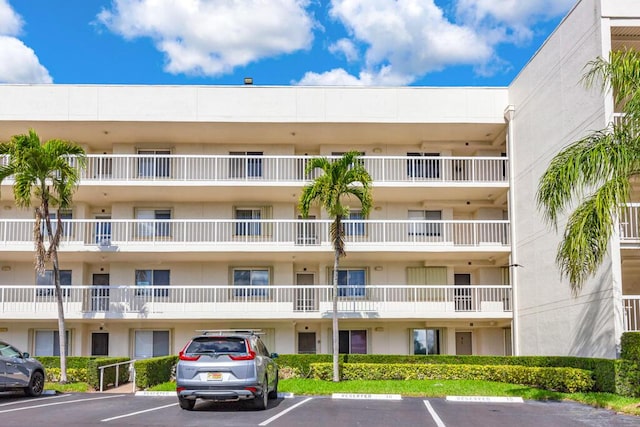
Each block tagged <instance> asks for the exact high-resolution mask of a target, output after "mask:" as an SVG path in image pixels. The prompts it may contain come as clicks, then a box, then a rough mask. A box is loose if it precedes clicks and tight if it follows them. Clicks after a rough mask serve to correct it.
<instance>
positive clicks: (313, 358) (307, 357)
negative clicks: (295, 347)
mask: <svg viewBox="0 0 640 427" xmlns="http://www.w3.org/2000/svg"><path fill="white" fill-rule="evenodd" d="M345 356H346V355H344V354H341V355H340V359H339V360H340V361H341V363H342V362H344V359H345ZM332 360H333V355H331V354H281V355H279V356H278V357H277V358H276V359H275V361H276V363H277V364H278V368H279V369H280V370H282V369H283V368H292V369H293V370H294V371H295V372H298V373H299V378H308V377H309V376H310V375H311V364H312V363H322V362H331V361H332Z"/></svg>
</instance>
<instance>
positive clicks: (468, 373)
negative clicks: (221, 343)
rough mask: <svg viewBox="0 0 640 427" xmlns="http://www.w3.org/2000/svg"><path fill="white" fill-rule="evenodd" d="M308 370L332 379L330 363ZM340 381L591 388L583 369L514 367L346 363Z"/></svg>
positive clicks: (563, 389) (578, 390)
mask: <svg viewBox="0 0 640 427" xmlns="http://www.w3.org/2000/svg"><path fill="white" fill-rule="evenodd" d="M311 370H312V372H313V376H314V378H316V379H321V380H330V379H331V378H332V376H333V366H332V363H313V364H311ZM341 378H342V379H344V380H426V379H447V380H486V381H498V382H504V383H512V384H522V385H528V386H533V387H539V388H543V389H547V390H554V391H560V392H567V393H574V392H581V391H590V390H592V389H593V386H594V381H593V379H592V378H591V372H589V371H586V370H583V369H575V368H548V367H530V366H517V365H511V366H507V365H486V366H480V365H464V364H455V365H447V364H415V363H413V364H399V363H396V364H380V363H346V364H343V365H342V366H341Z"/></svg>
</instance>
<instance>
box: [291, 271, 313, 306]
mask: <svg viewBox="0 0 640 427" xmlns="http://www.w3.org/2000/svg"><path fill="white" fill-rule="evenodd" d="M314 281H315V279H314V274H313V273H296V285H297V286H300V287H301V288H300V289H296V306H295V310H296V311H315V310H317V309H318V308H317V300H318V299H317V298H316V292H317V291H316V290H315V289H313V288H312V287H313V284H314Z"/></svg>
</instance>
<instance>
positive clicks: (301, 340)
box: [298, 332, 316, 354]
mask: <svg viewBox="0 0 640 427" xmlns="http://www.w3.org/2000/svg"><path fill="white" fill-rule="evenodd" d="M298 354H316V333H315V332H298Z"/></svg>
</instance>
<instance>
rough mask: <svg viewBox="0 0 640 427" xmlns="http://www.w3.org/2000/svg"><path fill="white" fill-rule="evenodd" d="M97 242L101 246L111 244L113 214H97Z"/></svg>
mask: <svg viewBox="0 0 640 427" xmlns="http://www.w3.org/2000/svg"><path fill="white" fill-rule="evenodd" d="M96 219H97V220H98V221H96V226H95V243H96V244H97V245H98V246H100V247H108V246H111V215H96Z"/></svg>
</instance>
